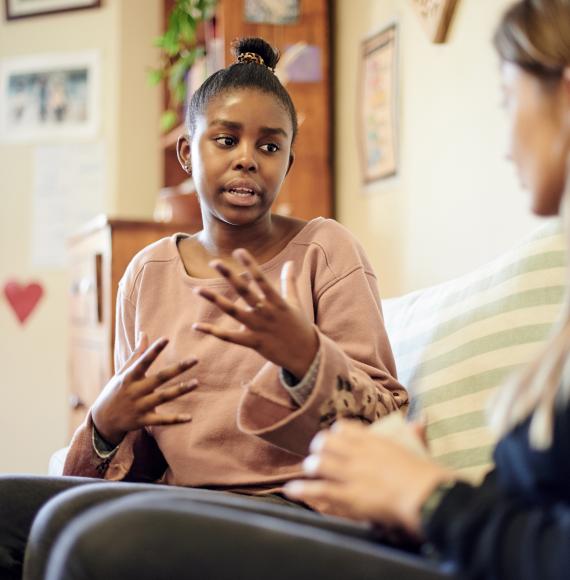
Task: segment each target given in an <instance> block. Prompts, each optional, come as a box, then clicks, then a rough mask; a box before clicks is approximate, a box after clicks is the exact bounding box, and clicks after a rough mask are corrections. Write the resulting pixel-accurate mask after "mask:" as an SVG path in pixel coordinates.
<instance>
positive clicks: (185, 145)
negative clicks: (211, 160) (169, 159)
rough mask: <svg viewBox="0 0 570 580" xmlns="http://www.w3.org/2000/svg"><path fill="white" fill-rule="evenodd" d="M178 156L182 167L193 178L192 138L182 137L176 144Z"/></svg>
mask: <svg viewBox="0 0 570 580" xmlns="http://www.w3.org/2000/svg"><path fill="white" fill-rule="evenodd" d="M176 156H177V157H178V163H180V167H182V169H183V170H184V171H185V172H186V173H187V174H188V175H189V176H190V177H191V176H192V161H191V159H190V136H189V135H180V137H178V141H177V142H176Z"/></svg>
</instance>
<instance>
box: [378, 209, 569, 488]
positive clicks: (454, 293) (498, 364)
mask: <svg viewBox="0 0 570 580" xmlns="http://www.w3.org/2000/svg"><path fill="white" fill-rule="evenodd" d="M565 272H566V269H565V247H564V237H563V235H562V233H561V231H560V223H559V221H558V220H551V221H549V222H547V223H546V224H545V225H543V226H542V227H540V228H539V229H538V230H537V231H536V232H534V233H533V234H532V235H531V236H530V237H529V238H527V239H526V240H524V241H523V242H522V243H521V244H519V245H518V246H517V247H515V248H514V249H512V250H511V251H509V252H507V253H505V254H503V255H502V256H500V257H499V258H498V259H496V260H494V261H492V262H490V263H488V264H486V265H484V266H483V267H481V268H478V269H477V270H475V271H473V272H471V273H469V274H467V275H465V276H461V277H459V278H456V279H454V280H450V281H448V282H444V283H443V284H439V285H437V286H433V287H431V288H426V289H424V290H418V291H416V292H412V293H410V294H406V295H404V296H401V297H397V298H391V299H388V300H385V301H383V309H384V316H385V321H386V328H387V330H388V335H389V337H390V341H391V344H392V348H393V351H394V356H395V358H396V365H397V368H398V377H399V379H400V381H401V382H402V383H403V384H404V385H405V386H406V387H407V388H408V389H409V392H410V396H411V407H410V413H411V414H412V416H414V415H416V414H419V412H421V413H423V414H424V415H425V417H426V419H427V424H428V431H427V433H428V440H429V443H430V448H431V450H432V453H433V455H434V456H435V457H437V458H438V459H439V460H440V461H441V462H443V463H444V464H446V465H448V466H450V467H453V468H454V469H456V470H458V471H459V472H461V473H462V474H463V475H464V476H466V477H468V478H471V479H473V480H479V479H480V478H481V477H482V476H483V475H484V474H485V472H486V471H487V470H488V469H489V467H490V466H491V453H492V448H493V445H494V443H495V440H494V437H493V435H492V433H491V431H490V430H489V429H488V428H487V426H486V408H487V406H488V404H489V399H490V397H491V395H492V394H493V392H494V391H495V390H496V389H497V388H498V387H499V386H500V385H501V384H502V383H503V382H504V381H505V379H506V378H507V377H508V376H509V375H510V374H511V373H512V372H513V371H516V370H517V369H520V368H521V365H523V364H525V363H527V362H529V361H530V360H531V359H532V357H533V356H534V355H535V353H536V352H537V349H538V348H539V347H540V345H541V344H542V343H543V342H544V340H545V339H546V338H547V336H548V334H549V332H550V329H551V327H552V324H553V322H554V321H555V320H556V317H557V315H558V312H559V309H560V305H561V301H562V297H563V293H564V284H565Z"/></svg>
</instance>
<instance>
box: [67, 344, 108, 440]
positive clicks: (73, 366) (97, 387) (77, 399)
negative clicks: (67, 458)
mask: <svg viewBox="0 0 570 580" xmlns="http://www.w3.org/2000/svg"><path fill="white" fill-rule="evenodd" d="M70 355H71V357H70V369H69V370H70V372H69V378H70V394H69V406H70V425H69V427H70V432H71V433H73V432H74V431H75V429H76V428H77V427H78V426H79V425H80V424H81V423H82V422H83V420H84V419H85V413H86V412H87V411H88V409H89V407H91V405H92V404H93V403H94V402H95V399H96V398H97V395H98V394H99V393H100V392H101V389H102V388H103V387H104V386H105V384H106V383H107V381H108V380H109V378H110V376H111V375H110V369H109V346H108V345H107V344H106V343H105V341H104V340H101V339H100V338H98V337H96V336H94V337H89V336H81V335H77V334H76V335H75V336H72V339H71V353H70Z"/></svg>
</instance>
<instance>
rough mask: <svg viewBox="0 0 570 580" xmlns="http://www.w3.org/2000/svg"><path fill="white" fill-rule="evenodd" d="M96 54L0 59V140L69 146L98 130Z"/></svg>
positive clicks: (97, 62) (94, 134)
mask: <svg viewBox="0 0 570 580" xmlns="http://www.w3.org/2000/svg"><path fill="white" fill-rule="evenodd" d="M99 61H100V59H99V54H98V53H97V52H94V51H89V52H78V53H60V54H45V55H38V56H26V57H15V58H8V59H3V60H0V141H2V142H38V141H62V140H63V141H69V140H71V139H89V138H93V137H96V135H97V132H98V130H99V117H100V111H99V106H100V100H99Z"/></svg>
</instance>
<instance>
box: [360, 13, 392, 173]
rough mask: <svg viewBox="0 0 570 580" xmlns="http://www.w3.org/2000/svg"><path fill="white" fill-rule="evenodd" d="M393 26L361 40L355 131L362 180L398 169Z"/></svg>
mask: <svg viewBox="0 0 570 580" xmlns="http://www.w3.org/2000/svg"><path fill="white" fill-rule="evenodd" d="M397 67H398V60H397V27H396V25H395V24H392V25H390V26H388V27H387V28H385V29H384V30H382V31H381V32H379V33H377V34H375V35H374V36H372V37H371V38H368V39H367V40H365V41H364V42H363V43H362V62H361V73H360V74H361V79H360V102H359V122H358V126H359V133H360V139H359V141H360V149H361V157H362V168H363V180H364V182H365V183H369V182H371V181H376V180H379V179H385V178H387V177H392V176H394V175H396V174H397V172H398V100H397V99H398V70H397Z"/></svg>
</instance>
